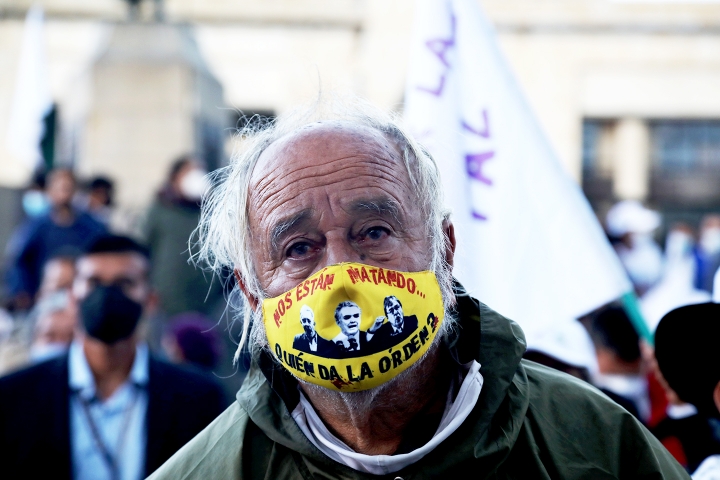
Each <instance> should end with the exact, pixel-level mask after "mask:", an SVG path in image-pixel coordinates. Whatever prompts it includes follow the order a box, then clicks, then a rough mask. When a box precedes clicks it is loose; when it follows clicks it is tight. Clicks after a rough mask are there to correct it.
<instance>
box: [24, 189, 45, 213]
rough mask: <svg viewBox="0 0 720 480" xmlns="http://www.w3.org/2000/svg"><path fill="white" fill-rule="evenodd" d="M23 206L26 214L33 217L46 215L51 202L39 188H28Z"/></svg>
mask: <svg viewBox="0 0 720 480" xmlns="http://www.w3.org/2000/svg"><path fill="white" fill-rule="evenodd" d="M22 206H23V210H24V211H25V215H27V216H28V217H31V218H34V217H39V216H40V215H44V214H46V213H47V212H48V210H50V202H48V199H47V197H46V196H45V194H44V193H42V192H38V191H37V190H28V191H27V192H25V193H24V194H23V197H22Z"/></svg>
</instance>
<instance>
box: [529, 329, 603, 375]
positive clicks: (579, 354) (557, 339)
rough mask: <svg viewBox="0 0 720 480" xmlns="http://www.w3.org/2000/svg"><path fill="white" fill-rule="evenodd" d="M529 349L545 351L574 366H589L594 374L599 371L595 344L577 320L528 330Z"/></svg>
mask: <svg viewBox="0 0 720 480" xmlns="http://www.w3.org/2000/svg"><path fill="white" fill-rule="evenodd" d="M525 336H526V340H527V349H528V351H535V352H540V353H544V354H545V355H547V356H549V357H552V358H554V359H556V360H560V361H561V362H564V363H567V364H568V365H572V366H573V367H581V368H587V369H588V371H589V372H590V373H591V374H592V373H595V372H597V371H598V369H599V368H598V363H597V357H596V355H595V345H593V343H592V340H591V339H590V335H589V334H588V332H587V330H586V329H585V327H583V326H582V324H581V323H580V322H578V321H577V320H567V321H563V322H559V323H557V324H554V325H551V326H549V327H546V328H543V329H542V330H535V331H532V330H531V331H528V332H526V335H525Z"/></svg>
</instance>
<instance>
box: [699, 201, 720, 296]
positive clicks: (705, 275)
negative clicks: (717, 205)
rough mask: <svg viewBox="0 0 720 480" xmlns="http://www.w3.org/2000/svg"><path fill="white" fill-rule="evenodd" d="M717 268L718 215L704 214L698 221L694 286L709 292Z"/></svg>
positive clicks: (719, 249) (719, 264)
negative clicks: (698, 230)
mask: <svg viewBox="0 0 720 480" xmlns="http://www.w3.org/2000/svg"><path fill="white" fill-rule="evenodd" d="M718 268H720V215H717V214H711V215H705V216H704V217H703V218H702V220H701V222H700V235H699V238H698V245H697V271H696V276H695V286H696V287H697V288H699V289H700V290H704V291H706V292H708V293H711V292H712V291H713V280H714V278H715V272H716V271H717V270H718Z"/></svg>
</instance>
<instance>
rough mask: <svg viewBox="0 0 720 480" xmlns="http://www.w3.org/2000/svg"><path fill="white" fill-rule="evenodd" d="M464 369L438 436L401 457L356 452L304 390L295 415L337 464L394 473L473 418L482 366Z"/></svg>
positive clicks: (439, 428)
mask: <svg viewBox="0 0 720 480" xmlns="http://www.w3.org/2000/svg"><path fill="white" fill-rule="evenodd" d="M461 368H462V369H463V370H464V371H463V372H462V373H465V378H464V380H463V381H462V384H461V385H460V389H459V390H458V392H457V395H456V396H455V398H453V395H452V394H453V391H454V390H455V388H454V386H453V385H451V388H450V390H449V392H448V399H447V404H446V406H445V412H444V413H443V416H442V419H441V420H440V425H439V426H438V429H437V431H436V432H435V435H434V436H433V438H432V439H430V441H429V442H428V443H426V444H425V445H423V446H422V447H420V448H417V449H415V450H413V451H412V452H408V453H402V454H399V455H365V454H362V453H357V452H355V451H353V450H352V449H351V448H350V447H348V446H347V445H346V444H345V443H344V442H343V441H342V440H340V439H339V438H337V437H336V436H335V435H333V434H332V433H331V432H330V431H329V430H328V429H327V427H325V424H323V422H322V420H320V417H319V416H318V414H317V412H315V410H314V409H313V406H312V404H311V403H310V401H309V400H308V399H307V398H306V397H305V395H304V394H303V392H302V390H300V402H299V403H298V405H297V407H295V410H293V412H292V416H293V418H294V419H295V423H297V424H298V426H299V427H300V430H302V432H303V433H304V434H305V436H306V437H307V438H308V440H310V442H311V443H312V444H313V445H315V446H316V447H317V448H318V449H319V450H320V451H321V452H323V453H324V454H325V455H327V456H328V457H330V458H332V459H333V460H335V461H336V462H338V463H342V464H343V465H347V466H348V467H350V468H352V469H354V470H357V471H360V472H366V473H371V474H374V475H383V474H388V473H394V472H397V471H400V470H402V469H403V468H405V467H407V466H408V465H410V464H413V463H415V462H417V461H418V460H420V459H421V458H423V457H424V456H425V455H427V454H428V453H430V452H431V451H432V450H433V449H435V447H437V446H438V445H440V443H441V442H443V441H444V440H445V439H446V438H448V437H449V436H450V435H451V434H452V433H453V432H454V431H455V430H457V429H458V427H460V425H461V424H462V423H463V422H464V421H465V419H466V418H467V416H468V415H470V412H471V411H472V409H473V408H474V407H475V404H476V403H477V400H478V398H479V397H480V391H481V390H482V386H483V376H482V375H481V374H480V364H479V363H478V362H476V361H474V360H473V361H472V362H471V363H469V364H467V365H463V366H461ZM299 388H300V387H299V386H298V389H299Z"/></svg>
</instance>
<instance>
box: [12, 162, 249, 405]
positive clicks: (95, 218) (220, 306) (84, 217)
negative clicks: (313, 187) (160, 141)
mask: <svg viewBox="0 0 720 480" xmlns="http://www.w3.org/2000/svg"><path fill="white" fill-rule="evenodd" d="M206 173H207V172H206V171H205V168H204V166H203V164H202V162H201V161H199V160H197V159H195V158H193V157H192V156H183V157H181V158H179V159H177V160H176V161H175V162H174V163H173V164H172V165H171V167H170V169H169V171H168V174H167V178H166V181H165V182H164V184H163V185H160V186H159V187H158V192H157V195H156V197H155V199H154V201H153V203H152V205H151V206H150V208H149V209H148V211H147V212H146V214H145V215H144V216H143V218H142V220H141V222H140V223H141V227H140V229H139V230H140V232H139V233H138V234H135V235H132V236H133V237H135V238H134V239H135V240H136V241H138V242H139V243H140V244H141V245H143V246H144V247H146V248H147V250H148V252H149V255H150V260H151V264H152V268H151V270H150V281H151V284H152V286H153V287H154V289H155V291H156V292H157V295H158V297H159V302H158V306H157V308H155V309H154V311H152V312H149V313H148V315H149V316H150V317H151V321H150V322H149V323H148V332H147V333H146V337H147V340H148V342H149V344H150V346H151V348H152V349H153V350H155V351H157V353H159V354H160V355H161V356H163V357H165V358H166V359H168V360H170V361H173V362H176V363H184V364H189V365H192V366H193V367H194V368H198V369H200V370H203V371H205V372H207V373H208V374H211V372H215V373H218V372H220V371H221V370H223V367H225V368H227V366H228V365H230V362H229V358H231V356H232V353H233V350H234V348H233V345H232V344H231V343H229V340H228V339H229V336H228V335H227V332H226V331H225V330H224V328H223V327H221V326H219V325H218V320H217V319H219V318H221V317H222V314H223V312H224V308H225V302H224V297H223V295H224V293H225V292H224V285H223V281H222V279H218V278H214V279H213V278H212V277H211V276H210V275H207V274H206V273H205V272H203V271H202V269H200V268H196V267H195V266H194V265H193V264H192V262H190V261H189V260H190V254H189V249H188V239H189V238H190V236H191V233H192V231H193V230H194V229H195V227H196V226H197V223H198V219H199V216H200V206H199V202H200V197H201V196H202V194H203V193H204V192H205V190H206V189H207V187H208V185H207V180H206V179H205V174H206ZM22 207H23V211H24V220H23V222H22V223H21V224H20V225H19V226H18V227H17V228H16V229H15V230H14V232H13V234H12V236H11V238H10V240H9V242H8V244H7V246H6V249H5V252H4V257H3V264H2V274H3V277H2V280H3V281H2V282H1V283H0V298H2V299H3V303H2V307H1V308H0V375H1V374H4V373H7V372H9V371H12V370H16V369H18V368H20V367H23V366H26V365H29V364H33V363H37V362H40V361H42V360H46V359H49V358H52V357H55V356H59V355H62V354H63V353H65V352H67V351H68V348H69V346H70V344H71V343H72V340H73V335H74V331H75V327H76V325H77V322H78V306H77V304H76V303H77V302H75V301H73V298H72V286H73V279H74V278H75V268H76V267H75V266H76V259H77V258H78V256H79V255H81V254H82V253H83V252H84V251H85V250H86V249H87V248H88V246H89V245H91V244H92V243H93V241H95V240H96V239H98V238H100V237H102V236H104V235H107V234H115V233H123V234H124V233H127V232H126V231H123V228H122V227H117V226H115V225H116V223H118V222H116V221H115V218H116V214H117V212H116V211H115V210H116V209H115V202H114V182H113V179H111V178H106V177H103V176H98V177H93V178H88V179H78V178H77V177H76V175H75V174H74V172H73V171H72V170H70V169H66V168H56V169H53V170H50V171H47V172H46V171H40V172H37V173H36V174H35V175H34V176H33V179H32V182H31V184H30V185H29V186H28V187H27V188H26V190H25V191H24V193H23V196H22ZM211 319H212V320H211ZM222 359H224V360H228V361H226V362H223V361H221V360H222ZM230 373H232V371H230ZM225 380H226V381H225V383H227V384H228V389H229V392H230V391H232V390H234V389H235V388H236V387H237V386H238V385H239V383H240V379H239V378H237V376H235V378H233V379H230V380H227V379H225ZM232 393H233V394H234V391H233V392H232Z"/></svg>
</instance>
